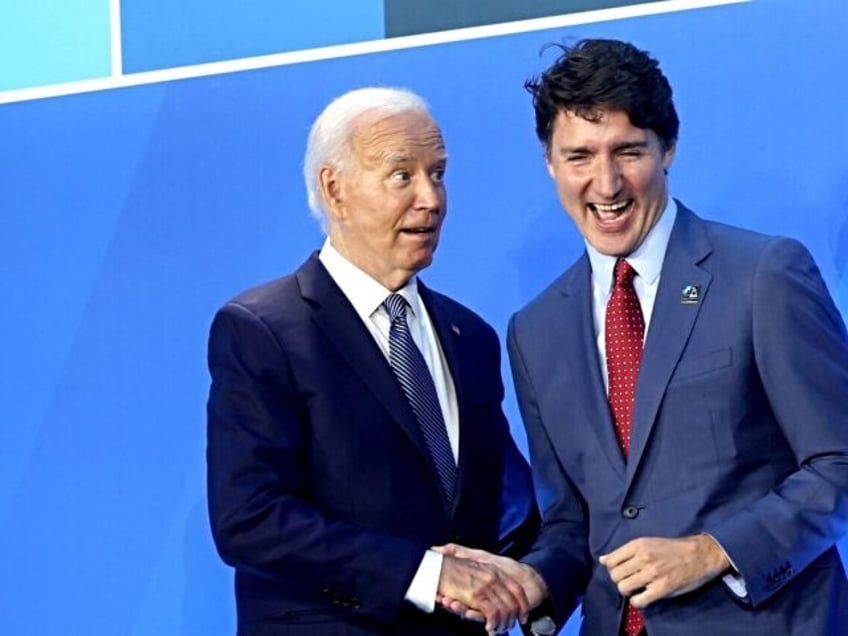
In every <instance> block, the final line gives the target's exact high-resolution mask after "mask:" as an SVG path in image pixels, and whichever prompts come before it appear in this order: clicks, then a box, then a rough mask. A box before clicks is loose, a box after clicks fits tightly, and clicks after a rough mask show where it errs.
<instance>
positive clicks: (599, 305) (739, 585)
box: [586, 197, 748, 598]
mask: <svg viewBox="0 0 848 636" xmlns="http://www.w3.org/2000/svg"><path fill="white" fill-rule="evenodd" d="M676 218H677V202H676V201H675V200H674V199H672V198H671V197H669V198H668V203H667V204H666V207H665V210H664V211H663V213H662V216H660V218H659V220H658V221H657V223H656V225H654V227H652V228H651V230H650V231H649V232H648V235H647V236H646V237H645V240H644V241H642V244H641V245H639V247H637V248H636V250H635V251H634V252H633V253H632V254H630V255H629V256H627V258H626V259H625V260H626V261H627V262H628V263H629V264H630V266H631V267H632V268H633V269H634V270H635V271H636V277H635V278H634V279H633V289H634V290H635V291H636V296H637V297H638V298H639V305H640V306H641V307H642V316H643V317H644V319H645V335H644V337H643V338H647V336H648V330H649V327H650V324H651V316H652V315H653V313H654V301H655V300H656V298H657V289H659V286H660V273H661V272H662V266H663V261H664V260H665V252H666V249H667V248H668V241H669V239H670V238H671V229H672V227H674V220H675V219H676ZM586 252H587V254H588V255H589V262H590V263H591V264H592V315H593V317H594V322H595V342H596V345H597V347H598V360H599V361H600V363H601V373H602V375H603V378H604V387H605V388H606V390H607V392H609V376H608V373H607V355H606V346H605V345H606V334H605V326H604V324H605V316H606V311H607V302H608V301H609V297H610V294H611V293H612V287H613V269H614V268H615V262H616V261H617V260H618V258H617V257H615V256H607V255H606V254H601V253H600V252H598V251H597V250H596V249H595V248H594V247H592V246H591V245H590V244H589V242H588V241H587V242H586ZM643 342H644V339H643ZM713 541H715V539H714V538H713ZM716 544H717V545H718V546H719V548H721V549H722V551H724V548H722V547H721V545H720V544H718V542H717V541H716ZM725 556H727V553H725ZM727 560H728V561H730V557H728V559H727ZM732 565H733V562H732V561H731V566H732ZM734 567H735V566H734ZM723 581H724V583H725V584H726V585H727V587H728V588H730V590H731V591H732V592H733V593H734V594H736V595H737V596H738V597H740V598H744V597H746V596H747V595H748V589H747V586H746V585H745V579H743V578H742V577H741V576H737V575H732V574H726V575H725V576H724V577H723Z"/></svg>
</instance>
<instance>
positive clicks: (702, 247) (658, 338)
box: [627, 203, 712, 486]
mask: <svg viewBox="0 0 848 636" xmlns="http://www.w3.org/2000/svg"><path fill="white" fill-rule="evenodd" d="M710 251H711V247H710V243H709V240H708V239H707V237H706V233H705V232H704V228H703V225H702V224H701V222H700V219H698V217H696V216H695V215H694V214H693V213H692V212H690V211H689V210H687V209H686V208H685V207H683V206H682V205H680V204H679V203H678V213H677V218H676V219H675V223H674V228H673V229H672V232H671V237H670V238H669V243H668V249H667V250H666V255H665V259H664V260H663V266H662V274H661V279H660V285H659V289H658V290H657V298H656V301H655V303H654V311H653V314H652V317H651V324H650V327H649V328H648V336H647V339H646V341H645V350H644V353H643V356H642V364H641V367H640V369H639V379H638V382H637V385H636V396H635V402H634V411H633V430H632V434H631V438H630V455H629V461H628V462H627V484H628V486H629V484H630V483H631V482H632V480H633V477H634V475H635V472H636V469H637V467H638V465H639V461H640V459H641V457H642V454H643V452H644V450H645V446H646V445H647V443H648V441H649V439H650V435H651V430H652V429H653V426H654V423H655V420H656V416H657V411H658V410H659V407H660V403H661V402H662V399H663V396H664V395H665V391H666V388H667V387H668V382H669V379H670V378H671V374H672V372H673V371H674V368H675V366H676V365H677V362H678V360H679V359H680V356H681V354H682V353H683V349H684V347H685V346H686V343H687V341H688V340H689V335H690V334H691V333H692V327H693V326H694V324H695V320H696V318H697V316H698V312H699V310H700V308H701V303H702V302H703V299H704V297H705V296H706V293H707V290H708V289H709V286H710V282H711V280H712V276H711V275H710V274H709V272H707V271H705V270H704V269H702V268H701V267H699V263H700V262H701V261H703V259H704V258H705V257H706V256H707V255H708V254H709V253H710ZM690 285H691V286H697V288H698V300H697V302H682V298H683V290H684V288H686V287H687V286H690Z"/></svg>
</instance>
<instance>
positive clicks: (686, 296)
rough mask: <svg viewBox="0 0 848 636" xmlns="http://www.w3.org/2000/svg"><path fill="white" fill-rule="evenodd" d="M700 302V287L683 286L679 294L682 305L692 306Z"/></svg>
mask: <svg viewBox="0 0 848 636" xmlns="http://www.w3.org/2000/svg"><path fill="white" fill-rule="evenodd" d="M699 300H701V286H700V285H685V286H684V287H683V289H682V290H681V292H680V302H681V303H683V304H684V305H694V304H695V303H697V302H698V301H699Z"/></svg>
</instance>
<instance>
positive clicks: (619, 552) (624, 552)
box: [598, 539, 638, 568]
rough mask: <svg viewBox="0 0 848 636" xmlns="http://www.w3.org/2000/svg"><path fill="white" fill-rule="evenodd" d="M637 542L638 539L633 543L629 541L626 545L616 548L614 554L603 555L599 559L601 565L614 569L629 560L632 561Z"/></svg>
mask: <svg viewBox="0 0 848 636" xmlns="http://www.w3.org/2000/svg"><path fill="white" fill-rule="evenodd" d="M636 541H638V539H634V540H633V541H628V542H627V543H625V544H624V545H622V546H620V547H618V548H616V549H615V550H613V551H612V552H607V553H606V554H602V555H601V556H600V557H598V561H599V562H600V564H601V565H603V566H604V567H606V568H614V567H616V566H617V565H620V564H621V563H624V562H625V561H628V560H629V559H632V558H633V556H634V555H635V553H636V552H637V550H636V545H637V544H636Z"/></svg>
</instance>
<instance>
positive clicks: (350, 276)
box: [318, 238, 459, 613]
mask: <svg viewBox="0 0 848 636" xmlns="http://www.w3.org/2000/svg"><path fill="white" fill-rule="evenodd" d="M318 258H319V259H320V261H321V263H322V264H323V265H324V267H325V268H326V269H327V272H329V274H330V277H331V278H332V279H333V280H334V281H335V283H336V284H337V285H338V286H339V288H340V289H341V290H342V293H343V294H344V295H345V297H347V299H348V300H349V301H350V303H351V304H352V305H353V308H354V310H356V313H357V315H358V316H359V317H360V319H361V320H362V322H363V324H364V325H365V326H366V327H367V329H368V331H369V333H370V334H371V336H372V337H373V338H374V341H375V342H376V343H377V345H378V346H379V347H380V350H381V351H382V352H383V355H385V356H386V360H388V359H389V329H390V328H391V320H390V319H389V314H388V312H387V311H386V309H385V308H384V307H383V301H384V300H386V298H387V297H388V296H389V295H390V294H391V293H393V292H392V291H391V290H389V289H386V288H385V287H383V285H381V284H380V283H378V282H377V281H376V280H374V279H373V278H371V276H369V275H368V274H366V273H365V272H364V271H362V270H361V269H359V268H358V267H356V266H355V265H354V264H353V263H351V262H350V261H349V260H347V259H346V258H345V257H344V256H342V255H341V254H340V253H339V252H338V250H336V248H334V247H333V245H332V243H330V239H329V238H327V240H325V241H324V245H323V247H322V248H321V252H320V253H319V255H318ZM394 293H398V294H400V295H401V296H403V297H404V298H405V299H406V302H407V303H408V304H409V310H408V311H407V313H406V319H407V323H408V324H409V330H410V333H411V334H412V339H413V340H414V341H415V344H416V345H417V346H418V348H419V349H420V350H421V355H422V356H423V357H424V361H425V362H426V363H427V368H428V369H429V371H430V375H432V376H433V383H434V384H435V386H436V394H437V396H438V398H439V405H440V406H441V407H442V417H443V418H444V421H445V427H446V428H447V433H448V440H449V441H450V446H451V451H452V452H453V458H454V461H458V458H459V405H458V403H457V399H456V389H455V388H454V383H453V378H452V377H451V374H450V369H449V368H448V364H447V360H446V359H445V355H444V352H443V351H442V347H441V344H440V343H439V339H438V338H437V337H436V331H435V329H434V328H433V323H432V321H431V320H430V316H429V315H428V314H427V309H426V308H425V307H424V303H423V302H422V301H421V297H420V296H419V295H418V279H417V278H416V277H413V278H412V279H411V280H410V281H409V282H408V283H407V284H406V285H405V286H404V287H402V288H401V289H399V290H397V292H394ZM442 558H443V557H442V555H441V554H439V553H438V552H435V551H433V550H428V551H427V552H425V553H424V558H423V559H422V560H421V564H420V565H419V567H418V571H417V572H416V573H415V576H414V577H413V579H412V583H410V585H409V589H408V590H407V591H406V596H405V598H406V600H407V601H409V602H410V603H412V604H413V605H415V606H416V607H418V608H419V609H421V610H423V611H425V612H428V613H429V612H433V610H434V609H435V605H436V592H437V591H438V587H439V576H440V575H441V570H442Z"/></svg>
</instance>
